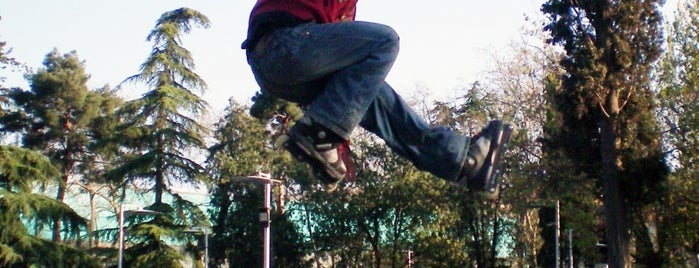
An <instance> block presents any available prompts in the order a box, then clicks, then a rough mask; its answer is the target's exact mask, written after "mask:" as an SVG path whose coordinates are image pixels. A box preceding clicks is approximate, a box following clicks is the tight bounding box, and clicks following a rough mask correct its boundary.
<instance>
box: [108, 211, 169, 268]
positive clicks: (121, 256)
mask: <svg viewBox="0 0 699 268" xmlns="http://www.w3.org/2000/svg"><path fill="white" fill-rule="evenodd" d="M124 206H131V205H129V204H119V264H118V266H119V268H122V267H124V214H142V215H145V214H150V215H156V214H162V213H160V212H158V211H154V210H148V209H143V208H137V209H136V210H129V211H124Z"/></svg>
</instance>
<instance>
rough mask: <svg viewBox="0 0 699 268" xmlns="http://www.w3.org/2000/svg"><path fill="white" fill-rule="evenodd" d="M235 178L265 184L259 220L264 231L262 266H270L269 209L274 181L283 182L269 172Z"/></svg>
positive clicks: (264, 267)
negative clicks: (273, 177)
mask: <svg viewBox="0 0 699 268" xmlns="http://www.w3.org/2000/svg"><path fill="white" fill-rule="evenodd" d="M234 179H238V180H242V181H251V182H256V183H262V184H264V186H265V196H264V198H263V199H264V200H263V202H264V203H263V204H264V207H263V208H262V209H261V210H260V214H259V220H260V223H262V229H263V230H262V232H263V236H264V237H263V240H264V241H263V256H262V258H263V259H262V263H263V265H262V267H263V268H269V267H270V259H271V252H270V251H271V250H270V223H271V222H272V220H271V218H270V215H269V210H270V204H271V203H272V183H281V182H282V181H280V180H275V179H272V177H271V176H270V175H269V173H257V174H256V175H255V176H246V177H234Z"/></svg>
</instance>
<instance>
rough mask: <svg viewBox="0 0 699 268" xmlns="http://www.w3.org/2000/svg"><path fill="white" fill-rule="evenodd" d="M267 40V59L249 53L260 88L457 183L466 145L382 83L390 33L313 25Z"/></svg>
mask: <svg viewBox="0 0 699 268" xmlns="http://www.w3.org/2000/svg"><path fill="white" fill-rule="evenodd" d="M268 36H269V42H267V44H265V49H264V51H263V53H256V52H252V51H248V60H249V63H250V65H251V67H252V69H253V73H254V74H255V78H256V79H257V81H258V83H259V84H260V85H261V86H262V87H263V88H265V89H266V90H269V91H270V92H272V93H273V94H274V95H276V96H278V97H281V98H284V99H287V100H290V101H295V102H300V103H304V104H305V105H307V109H306V112H305V115H306V116H309V117H311V118H313V119H314V120H315V121H316V122H318V123H320V124H321V125H323V126H325V127H327V128H329V129H331V130H332V131H334V132H335V133H337V134H338V135H340V136H341V137H343V138H345V139H348V138H349V136H350V134H351V132H352V130H353V129H354V128H355V127H357V126H358V125H361V126H362V127H363V128H365V129H367V130H368V131H370V132H372V133H375V134H376V135H378V136H379V137H380V138H382V139H383V140H384V141H385V142H386V144H387V146H389V147H390V148H391V149H392V150H393V151H394V152H396V153H397V154H399V155H401V156H403V157H406V158H407V159H408V160H409V161H411V162H412V163H413V164H414V165H415V166H416V167H417V168H418V169H420V170H424V171H428V172H430V173H432V174H434V175H435V176H437V177H440V178H443V179H446V180H455V179H456V178H457V176H458V173H459V171H460V168H461V163H462V162H463V159H464V158H465V155H466V145H467V144H468V143H469V138H468V137H465V136H461V135H457V134H456V133H454V132H453V131H452V130H451V129H449V128H446V127H442V126H429V125H427V124H426V123H425V122H424V121H423V120H422V119H421V118H420V117H419V116H418V115H417V114H416V113H415V112H414V111H413V110H412V109H411V108H410V107H409V106H408V105H407V104H406V103H405V102H404V101H403V100H402V99H401V98H400V96H398V95H397V94H396V92H395V91H394V90H393V89H392V88H391V87H390V86H389V85H388V84H387V83H386V82H385V78H386V76H387V75H388V72H389V71H390V69H391V67H392V65H393V62H394V61H395V59H396V56H397V54H398V41H399V38H398V36H397V34H396V33H395V32H394V31H393V29H391V28H390V27H388V26H384V25H381V24H374V23H368V22H348V23H332V24H313V23H309V24H305V25H301V26H297V27H294V28H287V29H279V30H276V31H274V32H272V33H270V34H269V35H268ZM263 42H264V41H263Z"/></svg>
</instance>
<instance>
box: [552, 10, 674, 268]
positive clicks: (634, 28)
mask: <svg viewBox="0 0 699 268" xmlns="http://www.w3.org/2000/svg"><path fill="white" fill-rule="evenodd" d="M661 3H662V1H660V0H645V1H624V0H594V1H563V0H549V1H547V2H546V3H545V4H544V5H543V6H542V11H543V12H544V13H545V14H546V15H548V18H549V20H550V21H549V22H548V24H547V25H546V26H545V29H546V30H547V31H548V32H550V33H551V39H550V40H549V41H550V42H551V43H553V44H560V45H562V47H563V49H564V50H565V52H566V55H565V56H564V58H563V60H562V61H561V66H562V67H563V68H564V70H565V74H564V75H563V83H562V86H561V88H560V89H558V90H557V91H556V93H555V94H556V95H555V104H554V105H555V107H556V108H557V109H558V110H559V111H560V115H561V119H562V125H561V127H560V129H561V131H560V134H559V136H558V137H559V138H558V141H557V142H556V143H555V145H554V143H551V144H549V145H552V146H554V148H555V147H556V146H558V148H562V149H563V150H565V152H566V154H567V155H568V156H569V158H570V159H573V160H574V164H575V168H576V172H578V173H579V174H583V173H584V174H589V176H590V178H598V179H599V185H600V186H601V189H602V190H601V192H600V193H598V194H599V195H600V196H602V201H603V204H604V220H605V233H606V235H605V242H606V244H607V246H608V256H607V260H608V264H609V265H610V267H614V268H618V267H629V266H630V265H631V264H632V263H633V261H632V259H631V257H632V254H631V252H632V248H633V246H634V245H633V244H632V242H633V236H632V234H636V235H637V234H638V232H635V230H637V229H640V228H641V227H642V226H641V224H643V223H641V222H639V221H638V220H637V219H640V218H643V217H642V213H643V209H644V208H645V205H647V204H648V201H649V199H650V200H653V199H654V198H657V197H658V196H657V194H658V193H659V192H661V189H659V184H658V183H659V182H660V181H662V180H663V179H664V173H665V172H666V169H665V166H664V163H663V160H662V159H663V158H662V157H663V156H662V154H661V153H660V147H659V139H658V138H659V136H658V134H659V132H658V129H657V128H658V126H657V122H656V121H655V120H654V117H653V109H654V107H655V103H654V100H653V96H652V92H651V91H650V88H649V86H650V83H649V77H650V68H651V67H652V64H653V63H654V62H655V61H656V60H657V58H658V56H659V55H660V48H661V42H662V36H661V35H662V29H661V27H660V26H661V23H662V16H661V14H660V12H659V5H660V4H661ZM637 238H640V237H637ZM640 259H642V258H636V261H638V260H640Z"/></svg>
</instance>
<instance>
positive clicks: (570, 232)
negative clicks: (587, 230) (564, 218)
mask: <svg viewBox="0 0 699 268" xmlns="http://www.w3.org/2000/svg"><path fill="white" fill-rule="evenodd" d="M568 268H573V229H568Z"/></svg>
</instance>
